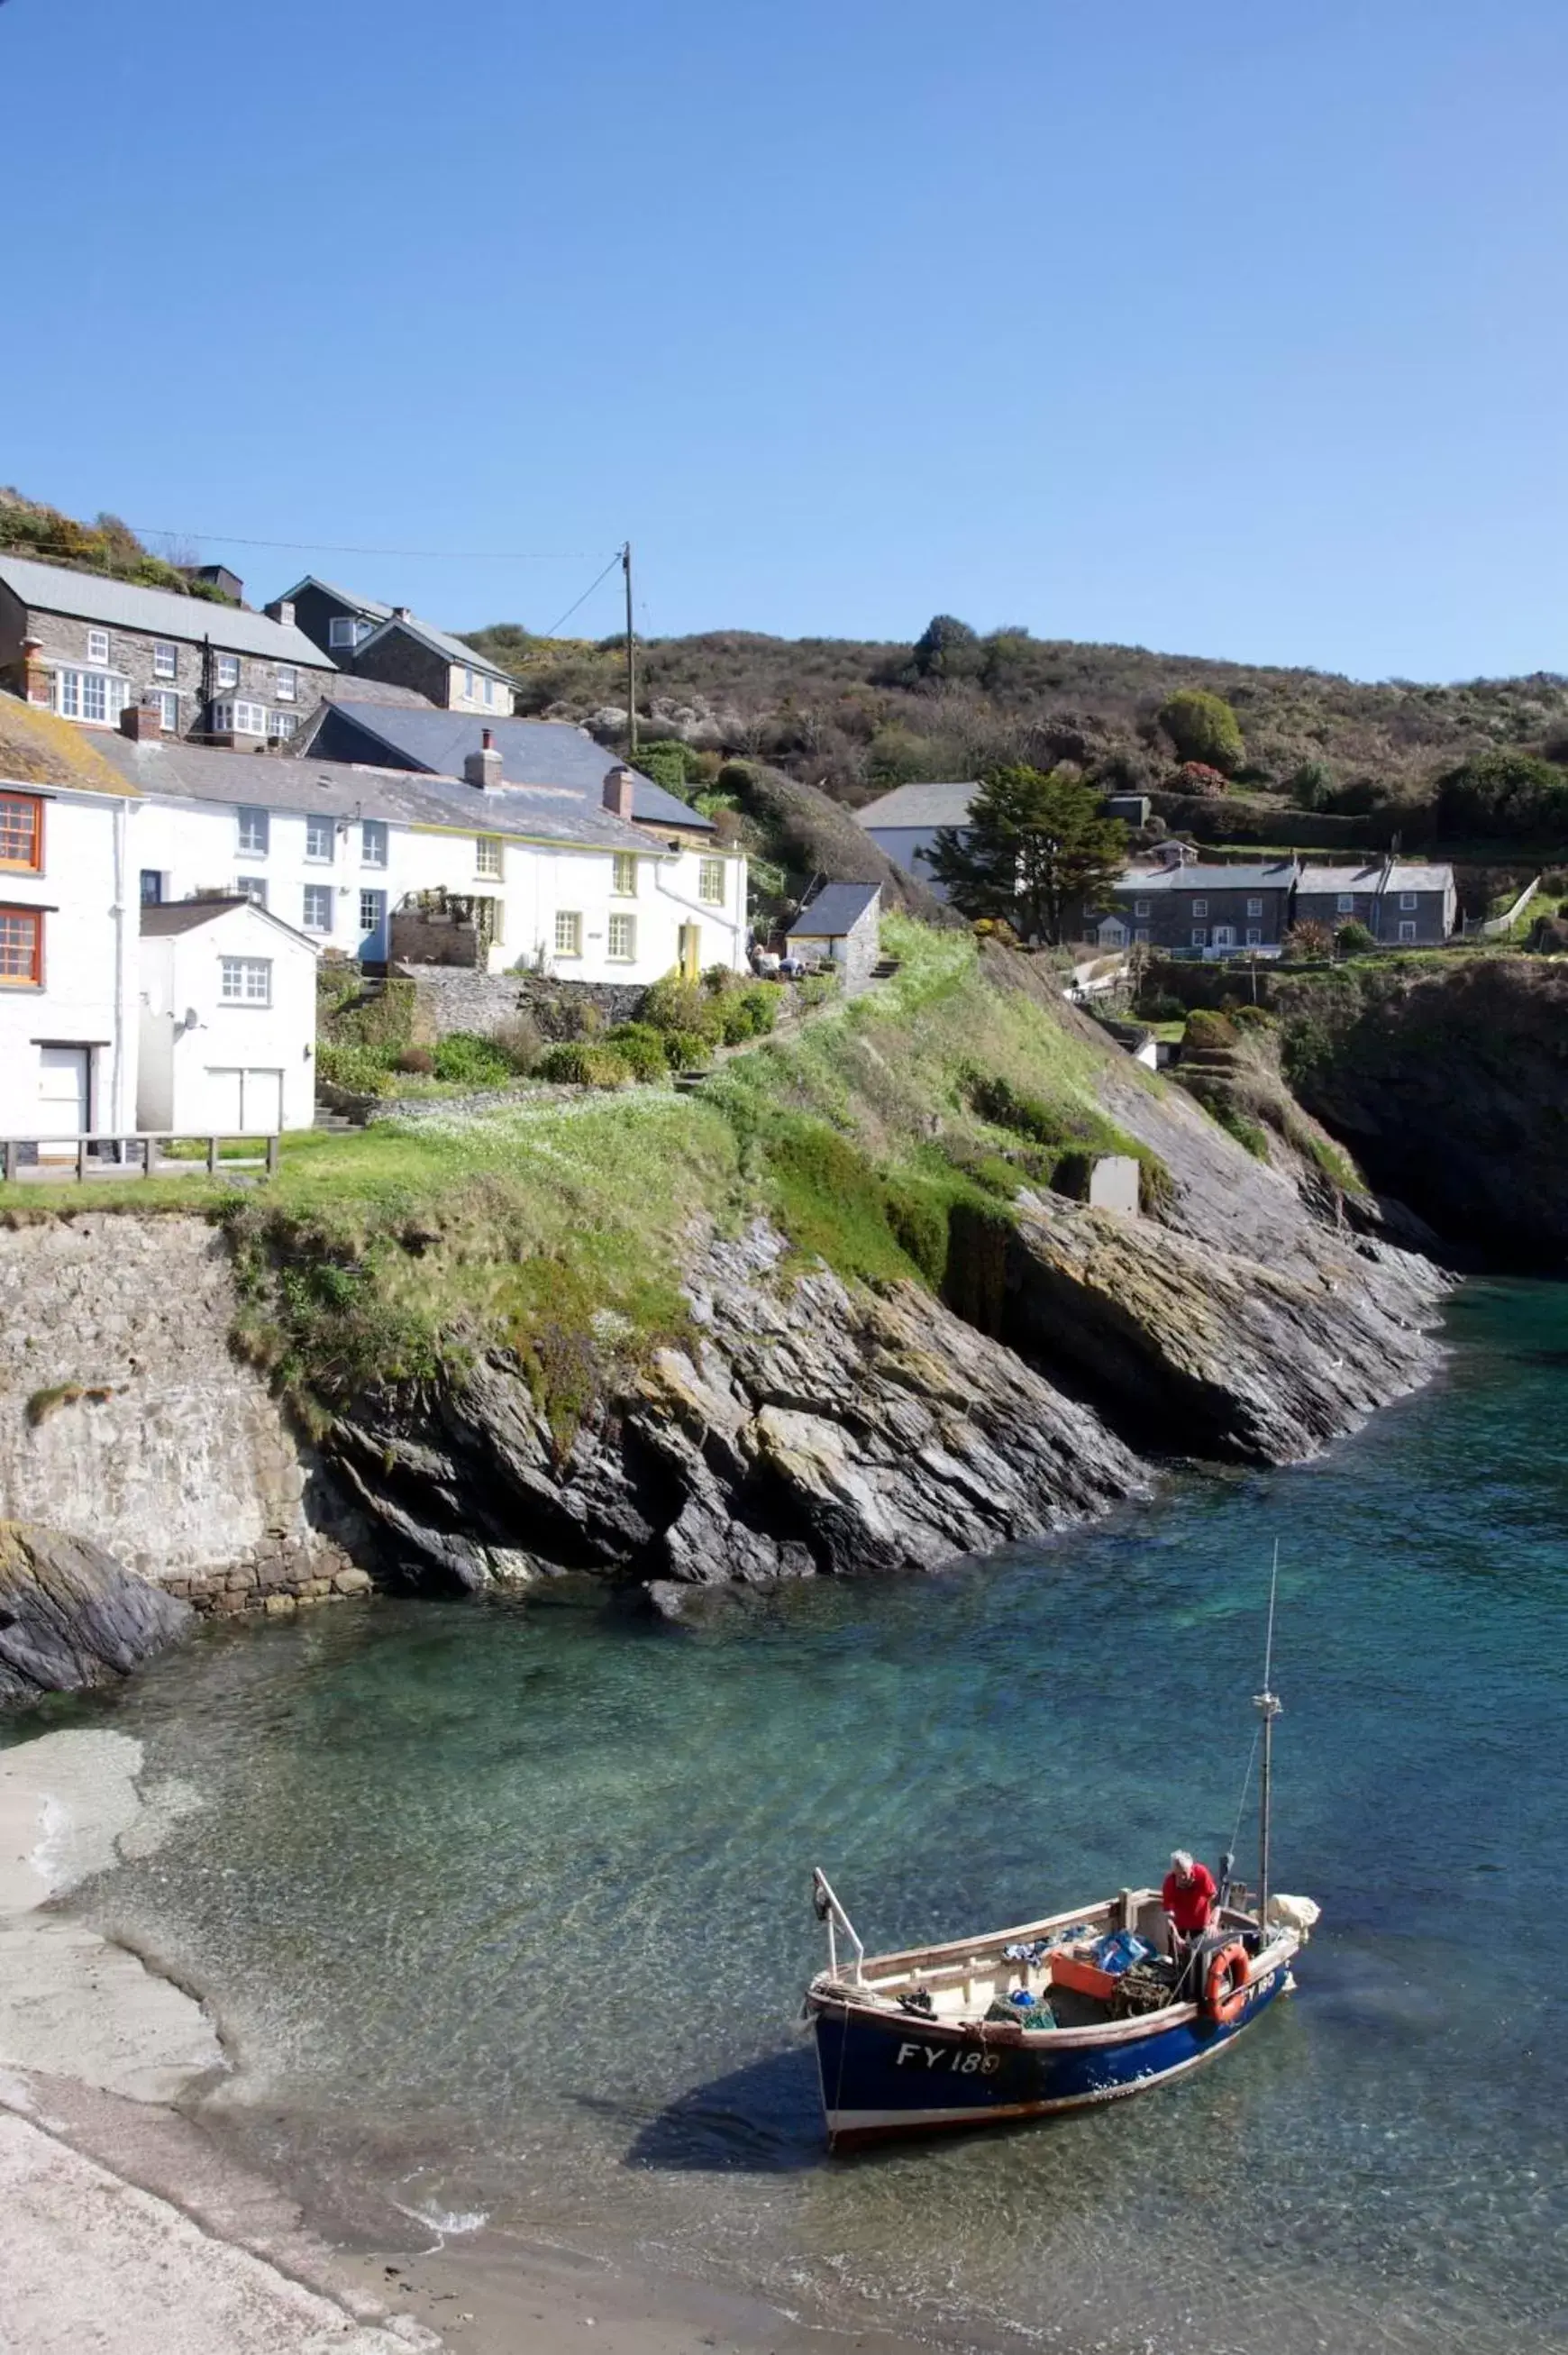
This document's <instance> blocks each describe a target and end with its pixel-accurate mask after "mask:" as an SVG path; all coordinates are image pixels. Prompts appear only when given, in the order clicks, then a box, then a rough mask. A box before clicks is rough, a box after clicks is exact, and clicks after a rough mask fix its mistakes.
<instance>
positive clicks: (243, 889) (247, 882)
mask: <svg viewBox="0 0 1568 2355" xmlns="http://www.w3.org/2000/svg"><path fill="white" fill-rule="evenodd" d="M234 890H235V892H236V894H237V895H238V897H239V898H240V899H241V900H250V902H251V906H252V907H253V908H264V907H265V906H266V904H267V879H266V877H265V876H264V875H237V876H236V877H235V879H234Z"/></svg>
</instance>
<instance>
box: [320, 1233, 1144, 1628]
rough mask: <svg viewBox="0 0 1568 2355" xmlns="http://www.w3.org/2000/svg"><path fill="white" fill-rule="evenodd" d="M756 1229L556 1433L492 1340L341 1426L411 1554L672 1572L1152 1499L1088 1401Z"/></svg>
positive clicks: (988, 1534) (901, 1558) (1010, 1528)
mask: <svg viewBox="0 0 1568 2355" xmlns="http://www.w3.org/2000/svg"><path fill="white" fill-rule="evenodd" d="M783 1255H784V1242H783V1241H782V1239H781V1238H780V1237H779V1236H777V1235H776V1234H774V1233H773V1232H771V1231H769V1230H768V1229H767V1228H765V1227H762V1226H758V1227H754V1228H753V1229H752V1231H751V1232H750V1234H748V1235H747V1236H746V1237H744V1238H743V1239H742V1240H741V1241H739V1242H714V1243H712V1244H710V1245H709V1247H708V1250H707V1252H705V1254H704V1256H703V1258H702V1261H701V1263H700V1264H699V1266H698V1267H697V1268H696V1269H695V1270H694V1271H693V1273H692V1275H691V1278H690V1285H689V1296H690V1300H691V1305H692V1310H693V1323H694V1327H695V1329H696V1332H697V1333H698V1335H699V1339H698V1340H697V1341H696V1342H695V1343H694V1345H693V1346H692V1347H691V1348H688V1349H685V1350H681V1349H666V1350H664V1351H662V1352H661V1353H660V1354H659V1356H658V1357H657V1358H656V1360H655V1361H654V1363H653V1364H652V1365H651V1366H650V1367H648V1368H646V1369H644V1370H642V1371H641V1372H640V1373H639V1374H637V1375H636V1376H635V1378H634V1379H633V1380H631V1381H629V1383H628V1385H627V1387H626V1388H625V1390H624V1391H623V1392H622V1393H621V1394H620V1395H619V1396H618V1397H616V1398H615V1399H614V1400H613V1401H612V1402H611V1403H610V1404H608V1405H607V1406H605V1407H604V1408H603V1409H602V1410H600V1411H599V1412H596V1413H594V1414H593V1415H592V1416H591V1417H590V1418H589V1419H588V1420H587V1421H586V1422H585V1423H583V1425H582V1427H581V1429H580V1430H579V1431H578V1432H577V1433H576V1435H575V1437H574V1438H573V1440H572V1442H571V1445H570V1447H568V1448H567V1449H565V1450H564V1452H563V1451H562V1450H561V1449H560V1444H559V1441H558V1438H557V1436H556V1435H555V1434H553V1433H551V1432H550V1430H549V1426H548V1424H547V1423H546V1422H545V1420H544V1418H543V1416H542V1415H541V1414H540V1412H539V1409H538V1407H537V1406H536V1404H535V1402H534V1401H533V1398H532V1395H531V1393H530V1391H529V1390H528V1384H527V1382H526V1380H524V1378H523V1376H522V1375H521V1373H520V1372H519V1370H518V1369H517V1367H516V1366H515V1365H514V1364H513V1363H512V1362H511V1361H510V1360H509V1359H507V1358H506V1357H504V1356H499V1355H493V1356H491V1357H490V1358H488V1359H485V1361H484V1362H483V1363H482V1364H480V1365H479V1366H477V1367H476V1368H475V1369H474V1371H473V1372H472V1373H471V1374H470V1375H469V1376H468V1377H467V1378H466V1379H465V1380H464V1381H463V1382H461V1383H460V1384H458V1385H456V1386H453V1387H452V1388H450V1389H447V1390H443V1391H441V1392H439V1393H437V1394H436V1395H435V1396H434V1397H433V1398H432V1399H430V1400H428V1401H426V1402H425V1403H424V1405H423V1407H422V1409H421V1412H419V1413H418V1414H416V1415H414V1416H412V1417H409V1416H407V1415H406V1414H404V1413H400V1412H399V1411H398V1410H397V1409H396V1408H395V1407H393V1406H391V1405H390V1404H389V1403H388V1404H386V1405H383V1406H382V1407H380V1408H379V1409H378V1408H376V1407H367V1408H365V1409H362V1411H361V1413H360V1415H359V1416H358V1417H357V1419H355V1420H352V1421H350V1422H348V1423H346V1424H345V1425H343V1426H342V1427H341V1428H340V1432H339V1435H338V1436H339V1445H340V1447H341V1448H342V1450H343V1457H342V1460H343V1462H344V1464H345V1467H346V1468H347V1470H348V1471H349V1473H350V1475H351V1476H352V1477H353V1479H354V1480H355V1482H356V1485H357V1487H358V1489H359V1492H360V1495H361V1497H362V1498H363V1500H364V1502H365V1503H366V1505H367V1506H368V1508H369V1509H370V1510H371V1511H372V1512H373V1513H375V1514H376V1516H377V1518H379V1521H380V1524H381V1527H382V1529H384V1531H385V1532H386V1533H387V1536H388V1538H389V1540H390V1543H391V1546H392V1549H393V1550H394V1551H395V1552H397V1553H399V1554H400V1556H401V1557H402V1558H403V1560H404V1561H405V1562H406V1563H408V1564H409V1566H410V1567H411V1568H412V1569H414V1570H415V1571H416V1572H418V1571H421V1570H422V1571H423V1572H426V1573H433V1574H434V1576H435V1577H436V1578H437V1579H438V1580H439V1581H441V1582H446V1583H448V1584H451V1585H453V1586H457V1587H464V1588H470V1589H474V1588H478V1587H482V1586H485V1585H488V1584H491V1583H495V1582H506V1581H510V1580H515V1579H518V1578H528V1577H534V1576H540V1575H548V1574H549V1573H551V1572H561V1571H571V1570H581V1571H593V1572H600V1573H602V1574H603V1573H604V1572H610V1573H613V1574H616V1575H620V1576H622V1577H624V1578H628V1579H633V1580H637V1581H640V1582H643V1583H645V1585H647V1586H648V1588H649V1590H650V1592H651V1593H652V1595H653V1599H654V1600H655V1602H656V1603H658V1604H661V1605H664V1606H666V1607H668V1606H669V1605H670V1604H671V1603H672V1600H673V1599H675V1598H677V1597H678V1594H679V1592H680V1591H681V1590H683V1589H691V1588H694V1587H699V1586H708V1585H714V1584H719V1583H726V1582H741V1583H744V1584H751V1585H756V1584H764V1583H767V1584H771V1583H772V1582H774V1581H776V1580H779V1579H785V1578H800V1577H810V1576H815V1575H818V1574H822V1575H827V1576H841V1575H847V1574H849V1573H852V1572H879V1571H880V1572H891V1571H910V1570H923V1569H930V1568H932V1567H933V1566H935V1565H936V1564H937V1563H939V1562H942V1561H949V1560H951V1559H953V1558H954V1557H955V1556H956V1555H959V1554H964V1553H971V1552H979V1551H984V1550H989V1549H991V1548H993V1547H996V1546H998V1545H1001V1544H1004V1543H1006V1542H1007V1541H1008V1540H1010V1539H1014V1538H1021V1537H1026V1536H1033V1535H1037V1534H1039V1533H1040V1532H1041V1531H1042V1530H1049V1529H1061V1528H1063V1527H1065V1526H1067V1525H1068V1524H1070V1523H1071V1522H1073V1521H1077V1520H1081V1519H1083V1518H1088V1517H1090V1516H1092V1515H1095V1514H1099V1513H1103V1512H1104V1511H1105V1510H1106V1509H1108V1508H1110V1507H1111V1506H1113V1505H1115V1504H1116V1503H1119V1502H1121V1501H1122V1500H1124V1499H1125V1498H1127V1497H1135V1496H1138V1495H1142V1494H1144V1493H1146V1491H1147V1486H1148V1483H1147V1476H1146V1474H1145V1472H1144V1470H1143V1467H1142V1466H1141V1465H1139V1464H1138V1462H1137V1460H1136V1457H1135V1456H1134V1455H1132V1454H1131V1453H1130V1452H1129V1451H1128V1449H1127V1448H1126V1447H1125V1445H1124V1444H1122V1443H1121V1441H1119V1440H1118V1439H1116V1438H1115V1436H1114V1435H1113V1434H1112V1433H1111V1432H1110V1431H1108V1430H1107V1429H1106V1427H1105V1426H1104V1423H1102V1422H1101V1421H1100V1420H1099V1419H1098V1418H1097V1417H1096V1416H1095V1415H1094V1414H1093V1412H1090V1411H1089V1410H1088V1409H1087V1408H1085V1407H1083V1406H1081V1405H1079V1404H1077V1403H1075V1402H1074V1401H1072V1400H1071V1399H1069V1398H1067V1397H1065V1396H1063V1395H1062V1393H1061V1391H1059V1390H1057V1389H1056V1388H1054V1387H1053V1386H1052V1384H1051V1382H1049V1381H1048V1380H1045V1379H1044V1378H1043V1377H1042V1376H1041V1375H1040V1374H1039V1373H1038V1372H1036V1371H1035V1370H1034V1369H1032V1368H1030V1367H1029V1366H1028V1365H1026V1364H1025V1363H1024V1361H1023V1360H1022V1359H1021V1358H1019V1356H1017V1355H1016V1354H1015V1353H1014V1352H1013V1351H1012V1350H1010V1349H1008V1348H1004V1347H1002V1346H1001V1345H1000V1344H999V1343H998V1342H997V1341H995V1340H993V1339H991V1338H989V1337H987V1336H986V1335H985V1334H982V1333H979V1332H976V1330H975V1329H974V1328H973V1327H971V1326H968V1325H965V1324H964V1323H963V1322H962V1321H961V1320H960V1319H959V1318H958V1317H956V1316H954V1315H953V1314H952V1313H951V1311H949V1310H947V1309H945V1308H944V1307H943V1306H942V1305H941V1304H940V1303H939V1302H936V1301H933V1300H932V1299H931V1298H930V1296H929V1295H927V1294H925V1293H923V1292H922V1291H921V1290H920V1289H919V1288H918V1286H916V1285H914V1284H898V1285H894V1286H892V1287H891V1288H890V1289H888V1290H887V1291H885V1292H880V1293H872V1292H869V1291H865V1290H861V1289H859V1288H858V1287H857V1288H855V1289H853V1290H852V1289H851V1288H849V1287H848V1286H847V1285H846V1284H842V1283H840V1281H839V1280H838V1278H837V1276H835V1275H833V1274H831V1273H828V1272H827V1270H826V1269H819V1270H817V1271H816V1272H813V1273H808V1274H805V1275H804V1276H802V1277H800V1278H799V1279H798V1280H796V1279H795V1278H793V1277H788V1278H785V1277H781V1276H780V1275H779V1273H778V1268H777V1263H778V1262H779V1260H780V1259H781V1258H782V1257H783Z"/></svg>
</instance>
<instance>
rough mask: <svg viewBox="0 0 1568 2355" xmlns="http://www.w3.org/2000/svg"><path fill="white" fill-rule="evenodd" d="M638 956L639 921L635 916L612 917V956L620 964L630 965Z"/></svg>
mask: <svg viewBox="0 0 1568 2355" xmlns="http://www.w3.org/2000/svg"><path fill="white" fill-rule="evenodd" d="M610 954H611V955H612V956H613V958H614V959H615V960H616V962H617V963H618V964H619V963H621V962H623V961H624V963H626V964H630V963H631V962H632V959H633V958H634V957H635V955H636V954H637V920H636V918H635V916H612V917H611V919H610Z"/></svg>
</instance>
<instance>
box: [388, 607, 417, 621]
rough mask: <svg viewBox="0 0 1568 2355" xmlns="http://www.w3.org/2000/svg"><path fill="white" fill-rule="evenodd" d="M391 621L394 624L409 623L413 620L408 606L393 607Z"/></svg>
mask: <svg viewBox="0 0 1568 2355" xmlns="http://www.w3.org/2000/svg"><path fill="white" fill-rule="evenodd" d="M392 619H393V621H394V622H411V621H412V620H413V610H412V608H411V606H408V605H394V606H393V608H392Z"/></svg>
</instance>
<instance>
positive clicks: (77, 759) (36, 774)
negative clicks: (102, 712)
mask: <svg viewBox="0 0 1568 2355" xmlns="http://www.w3.org/2000/svg"><path fill="white" fill-rule="evenodd" d="M102 741H103V739H101V737H100V736H99V735H98V734H97V733H96V732H94V733H93V734H91V735H89V734H88V732H87V731H86V730H85V729H81V728H73V727H72V725H71V723H70V721H69V719H60V718H59V716H58V714H56V713H55V712H53V711H42V710H40V709H38V707H37V705H36V704H31V703H24V702H23V701H22V698H21V697H20V696H17V695H8V694H6V693H5V692H4V691H3V690H0V784H10V785H41V786H48V785H70V786H74V787H76V788H77V789H78V790H80V792H82V793H87V794H120V795H122V796H123V797H125V798H130V797H131V796H132V795H133V794H134V791H135V788H134V786H133V785H132V784H131V783H128V781H127V780H126V779H125V778H124V777H123V776H122V775H121V773H120V772H119V770H118V769H116V768H113V767H112V766H111V765H110V763H109V762H107V761H106V760H105V759H104V757H103V754H102V752H101V750H100V746H101V743H102ZM119 741H123V738H122V739H121V740H119Z"/></svg>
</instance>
